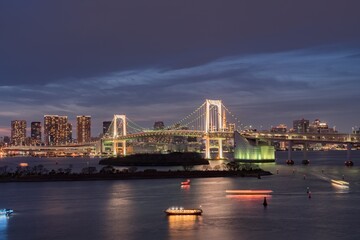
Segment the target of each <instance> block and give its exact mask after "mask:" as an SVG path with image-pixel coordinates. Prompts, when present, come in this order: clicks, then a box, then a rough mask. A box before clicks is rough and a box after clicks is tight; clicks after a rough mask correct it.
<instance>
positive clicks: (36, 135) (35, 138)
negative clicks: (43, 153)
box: [30, 122, 41, 145]
mask: <svg viewBox="0 0 360 240" xmlns="http://www.w3.org/2000/svg"><path fill="white" fill-rule="evenodd" d="M30 137H31V140H30V142H31V145H40V144H41V122H31V131H30Z"/></svg>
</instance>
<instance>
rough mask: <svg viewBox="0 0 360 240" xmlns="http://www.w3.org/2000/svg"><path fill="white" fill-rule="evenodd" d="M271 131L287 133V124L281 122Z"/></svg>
mask: <svg viewBox="0 0 360 240" xmlns="http://www.w3.org/2000/svg"><path fill="white" fill-rule="evenodd" d="M270 132H272V133H286V132H287V126H286V125H285V124H279V125H277V126H276V127H272V128H271V130H270Z"/></svg>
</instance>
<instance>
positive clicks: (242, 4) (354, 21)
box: [0, 0, 360, 136]
mask: <svg viewBox="0 0 360 240" xmlns="http://www.w3.org/2000/svg"><path fill="white" fill-rule="evenodd" d="M359 9H360V1H358V0H341V1H339V0H302V1H289V0H272V1H266V0H246V1H245V0H221V1H219V0H217V1H214V0H151V1H148V0H86V1H80V0H62V1H49V0H33V1H28V0H22V1H21V0H18V1H10V0H9V1H6V0H0V136H2V135H9V132H10V121H11V120H15V119H24V120H27V122H28V126H29V125H30V122H31V121H42V122H43V115H44V114H59V115H67V116H69V119H70V121H71V122H72V123H73V124H74V127H75V118H76V115H91V116H92V134H93V135H94V136H95V135H98V134H99V133H100V131H101V124H102V121H104V120H111V118H112V116H113V114H126V115H127V116H128V117H129V118H130V119H132V120H133V121H135V122H136V123H138V124H139V125H141V126H144V127H151V126H152V125H153V122H154V121H159V120H162V121H164V122H165V125H169V124H171V123H173V122H175V121H177V120H180V119H182V118H183V117H185V116H186V115H188V114H189V113H191V112H192V111H193V110H195V109H196V108H197V107H198V106H200V105H201V104H202V103H203V102H204V100H205V99H206V98H208V99H222V100H223V102H224V104H225V105H226V106H227V107H228V108H229V109H230V110H231V111H232V112H233V113H235V115H236V116H238V117H239V118H240V121H241V122H242V123H243V124H244V125H253V126H255V127H257V128H260V126H262V128H263V129H267V128H270V126H271V125H277V124H279V123H285V124H287V125H288V126H292V120H294V119H300V118H307V119H310V120H311V121H312V120H314V119H315V118H320V119H321V120H324V121H327V122H328V123H329V125H330V126H331V127H332V126H335V125H336V128H337V129H338V130H339V131H341V132H350V130H351V128H352V127H354V126H360V111H359V107H358V105H359V103H360V94H359V90H360V14H359ZM73 130H74V131H75V128H74V129H73ZM75 132H76V131H75Z"/></svg>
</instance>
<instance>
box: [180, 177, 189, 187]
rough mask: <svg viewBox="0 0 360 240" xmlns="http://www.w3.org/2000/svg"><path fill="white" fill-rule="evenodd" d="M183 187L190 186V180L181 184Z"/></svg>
mask: <svg viewBox="0 0 360 240" xmlns="http://www.w3.org/2000/svg"><path fill="white" fill-rule="evenodd" d="M181 185H182V186H183V185H190V179H187V180H186V181H184V182H181Z"/></svg>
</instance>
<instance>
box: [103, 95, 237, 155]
mask: <svg viewBox="0 0 360 240" xmlns="http://www.w3.org/2000/svg"><path fill="white" fill-rule="evenodd" d="M227 115H229V116H231V117H233V120H235V121H238V118H237V117H235V116H234V115H233V114H232V113H231V112H230V111H229V110H228V109H227V108H226V107H225V106H224V105H223V104H222V101H221V100H209V99H207V100H206V101H205V102H204V103H203V104H202V105H200V106H199V107H198V108H197V109H196V110H194V111H193V112H192V113H190V114H189V115H188V116H186V117H185V118H183V119H181V120H180V121H178V122H175V123H174V124H171V125H169V126H167V127H164V128H163V129H159V130H150V129H147V128H143V127H141V126H140V125H138V124H137V123H135V122H134V121H132V120H131V119H129V118H128V117H127V116H126V115H114V118H113V120H112V122H111V125H110V127H109V130H108V132H107V133H106V134H105V136H104V137H103V139H102V140H103V142H112V143H113V154H114V155H126V154H127V152H126V143H127V141H129V140H133V139H143V138H150V137H157V136H164V137H166V136H168V137H176V136H178V137H197V138H202V139H203V140H204V141H205V157H206V158H210V148H211V147H214V144H212V145H211V143H212V142H217V148H218V154H219V155H218V158H220V159H222V158H223V140H225V139H229V138H233V134H234V131H235V123H231V124H229V122H227V118H226V116H227Z"/></svg>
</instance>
